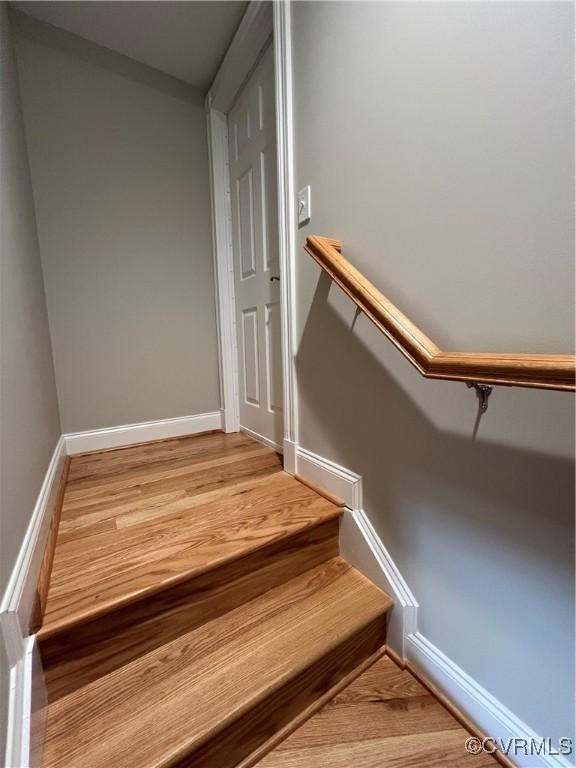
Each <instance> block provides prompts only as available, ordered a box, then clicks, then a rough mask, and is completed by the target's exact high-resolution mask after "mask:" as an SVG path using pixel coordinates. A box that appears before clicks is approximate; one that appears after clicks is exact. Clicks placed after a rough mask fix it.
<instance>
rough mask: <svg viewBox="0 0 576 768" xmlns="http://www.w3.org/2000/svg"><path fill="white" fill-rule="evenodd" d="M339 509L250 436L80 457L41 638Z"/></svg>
mask: <svg viewBox="0 0 576 768" xmlns="http://www.w3.org/2000/svg"><path fill="white" fill-rule="evenodd" d="M340 512H341V511H340V509H339V508H337V507H336V506H335V505H334V504H331V503H330V502H329V501H327V500H326V499H324V498H322V497H320V496H318V494H316V493H314V492H313V491H312V490H311V489H309V488H307V487H306V486H304V485H302V484H301V483H299V482H297V481H296V480H295V479H294V478H293V477H291V476H289V475H287V474H286V473H285V472H283V471H282V466H281V463H280V459H279V457H278V456H277V454H276V453H274V451H272V450H271V449H269V448H266V447H264V446H262V445H260V444H259V443H257V442H256V441H254V440H252V439H251V438H248V437H246V436H244V435H242V434H232V435H224V434H222V433H214V434H207V435H201V436H195V437H192V438H183V439H178V440H170V441H165V442H161V443H153V444H144V445H142V446H138V447H135V448H126V449H121V450H111V451H106V452H102V453H97V454H87V455H85V456H75V457H73V458H72V461H71V464H70V470H69V475H68V482H67V485H66V490H65V493H64V502H63V507H62V514H61V520H60V528H59V531H58V538H57V545H56V552H55V556H54V563H53V568H52V576H51V580H50V590H49V593H48V601H47V606H46V612H45V615H44V623H43V626H42V628H41V629H40V631H39V633H38V634H39V641H40V644H41V645H43V644H45V643H46V642H47V641H48V640H49V639H50V638H52V637H55V636H58V635H61V634H62V633H63V632H65V631H71V630H73V629H74V628H75V627H77V626H79V625H82V624H84V623H86V622H87V621H90V620H92V619H94V618H95V617H98V616H102V615H104V614H110V613H112V612H114V611H120V610H123V609H124V608H125V607H126V606H128V605H130V604H134V603H136V602H138V601H141V600H142V599H143V598H145V597H146V596H147V595H155V594H156V593H158V592H159V591H162V590H168V589H172V588H173V587H175V586H179V588H180V589H181V588H182V586H181V585H182V584H183V583H185V582H191V581H193V580H194V579H195V578H197V577H199V576H201V575H202V574H205V573H207V572H209V571H211V570H212V571H215V570H216V569H217V567H218V566H220V565H222V564H223V563H225V562H230V561H231V560H233V559H238V558H240V557H246V556H247V555H248V553H254V552H256V551H262V550H265V548H266V547H267V546H271V545H273V544H274V543H276V542H279V541H281V540H287V539H289V538H290V537H291V536H292V535H295V534H301V533H302V532H303V531H305V530H311V529H313V528H314V527H316V526H318V525H320V524H322V523H329V522H330V521H332V523H333V528H334V527H335V526H337V520H338V517H339V516H340ZM332 554H333V555H335V554H337V550H336V551H333V553H332ZM263 556H265V552H264V553H263Z"/></svg>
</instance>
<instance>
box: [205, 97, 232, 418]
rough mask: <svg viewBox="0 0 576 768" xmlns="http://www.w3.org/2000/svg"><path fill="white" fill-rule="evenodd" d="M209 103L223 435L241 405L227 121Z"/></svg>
mask: <svg viewBox="0 0 576 768" xmlns="http://www.w3.org/2000/svg"><path fill="white" fill-rule="evenodd" d="M209 101H210V99H209V98H208V100H207V113H206V120H207V123H208V150H209V161H210V192H211V195H210V196H211V202H212V240H213V250H214V277H215V281H214V284H215V289H216V308H217V320H218V361H219V368H220V398H221V404H222V409H223V411H224V414H223V416H224V418H223V421H224V424H223V428H224V431H225V432H237V431H238V429H239V428H240V403H239V397H238V353H237V343H236V309H235V308H236V300H235V295H234V257H233V251H232V210H231V205H230V172H229V162H228V120H227V117H226V115H225V114H224V113H222V112H219V111H218V110H216V109H213V108H210V105H209Z"/></svg>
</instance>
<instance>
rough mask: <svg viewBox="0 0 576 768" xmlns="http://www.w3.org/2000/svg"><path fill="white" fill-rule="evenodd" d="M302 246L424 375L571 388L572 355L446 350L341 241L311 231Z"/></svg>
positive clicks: (575, 373)
mask: <svg viewBox="0 0 576 768" xmlns="http://www.w3.org/2000/svg"><path fill="white" fill-rule="evenodd" d="M305 250H306V251H307V253H309V254H310V256H312V258H313V259H314V260H315V261H316V262H317V263H318V264H319V265H320V267H321V268H322V269H323V270H324V271H325V272H326V273H327V274H328V275H329V276H330V277H331V278H332V280H334V282H335V283H336V284H337V285H339V286H340V288H342V290H343V291H344V292H345V293H346V294H347V295H348V296H349V297H350V298H351V299H352V301H353V302H354V303H355V304H356V305H357V306H358V307H359V308H360V309H361V310H362V311H363V312H364V314H365V315H366V316H367V317H368V318H369V319H370V320H371V321H372V322H373V323H374V324H375V325H376V327H377V328H379V330H380V331H382V333H384V334H385V336H386V337H387V338H388V339H389V340H390V341H391V342H392V343H393V344H394V345H395V346H396V347H397V348H398V349H399V350H400V352H402V354H403V355H404V356H405V357H406V358H407V359H408V360H409V361H410V362H411V363H412V364H413V365H414V366H415V367H416V368H417V369H418V370H419V371H420V373H421V374H422V375H423V376H425V377H426V378H435V379H448V380H451V381H475V382H483V383H486V384H503V385H507V386H518V387H537V388H540V389H556V390H565V391H572V392H573V391H574V390H575V389H576V357H575V356H574V355H536V354H534V355H532V354H512V353H511V354H499V353H491V352H478V353H475V352H444V351H442V350H441V349H439V348H438V347H437V346H436V344H434V342H433V341H431V340H430V339H429V338H428V337H427V336H426V335H425V334H424V333H423V332H422V331H421V330H420V329H419V328H418V327H417V326H416V325H414V323H413V322H412V321H411V320H409V319H408V318H407V317H406V315H404V314H403V313H402V312H401V311H400V310H399V309H398V308H397V307H396V306H394V304H392V302H391V301H389V300H388V299H387V298H386V297H385V296H384V295H383V294H382V293H381V292H380V291H379V290H378V289H377V288H376V287H375V286H374V285H373V284H372V283H371V282H370V281H369V280H367V279H366V278H365V277H364V276H363V275H362V274H361V273H360V272H359V271H358V270H357V269H355V267H353V266H352V264H350V262H349V261H348V260H347V259H345V258H344V256H342V254H341V252H340V251H341V245H340V243H338V242H337V241H334V240H332V239H330V238H325V237H319V236H317V235H313V236H311V237H308V238H307V239H306V245H305Z"/></svg>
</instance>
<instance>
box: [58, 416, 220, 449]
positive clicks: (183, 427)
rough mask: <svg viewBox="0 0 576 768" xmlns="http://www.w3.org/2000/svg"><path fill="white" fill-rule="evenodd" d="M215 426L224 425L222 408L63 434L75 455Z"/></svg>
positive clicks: (196, 431) (176, 435) (195, 431)
mask: <svg viewBox="0 0 576 768" xmlns="http://www.w3.org/2000/svg"><path fill="white" fill-rule="evenodd" d="M213 429H222V411H214V412H212V413H199V414H196V415H194V416H180V417H178V418H176V419H160V420H158V421H145V422H142V423H141V424H125V425H123V426H120V427H109V428H106V429H94V430H91V431H87V432H71V433H68V434H66V435H64V439H65V441H66V450H67V453H68V454H69V455H73V454H75V453H85V452H87V451H102V450H105V449H106V448H120V447H122V446H125V445H131V444H132V443H145V442H147V441H149V440H164V439H166V438H168V437H182V436H184V435H194V434H197V433H198V432H209V431H211V430H213Z"/></svg>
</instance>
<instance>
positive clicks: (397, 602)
mask: <svg viewBox="0 0 576 768" xmlns="http://www.w3.org/2000/svg"><path fill="white" fill-rule="evenodd" d="M340 554H341V555H342V557H343V558H344V560H346V561H347V562H348V563H350V565H352V566H354V568H356V570H358V571H360V572H361V573H362V574H364V576H366V577H367V578H368V579H370V581H372V582H374V584H376V586H378V587H380V589H382V590H383V591H384V592H386V593H387V594H389V595H390V596H391V597H392V598H393V599H394V606H393V607H392V610H391V611H390V615H389V619H388V628H387V632H386V644H387V645H388V646H389V647H390V648H391V649H392V650H393V651H395V653H397V654H398V656H400V658H402V659H405V658H406V638H407V637H408V636H409V635H411V634H412V633H414V632H416V631H417V629H418V603H417V601H416V598H415V597H414V595H413V594H412V592H411V590H410V587H409V586H408V584H407V583H406V581H405V580H404V578H403V576H402V574H401V573H400V570H399V569H398V567H397V565H396V563H395V562H394V560H393V559H392V557H391V556H390V553H389V552H388V550H387V549H386V547H385V546H384V544H383V543H382V541H381V540H380V538H379V536H378V534H377V533H376V531H375V530H374V528H373V527H372V524H371V523H370V520H369V519H368V516H367V515H366V513H365V512H364V510H363V509H358V510H346V511H345V512H344V516H343V518H342V522H341V524H340Z"/></svg>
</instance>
